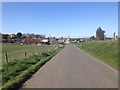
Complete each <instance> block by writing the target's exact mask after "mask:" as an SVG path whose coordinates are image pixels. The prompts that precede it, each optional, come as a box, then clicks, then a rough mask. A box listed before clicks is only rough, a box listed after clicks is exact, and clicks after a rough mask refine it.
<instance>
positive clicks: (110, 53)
mask: <svg viewBox="0 0 120 90" xmlns="http://www.w3.org/2000/svg"><path fill="white" fill-rule="evenodd" d="M76 46H77V47H79V48H81V49H83V50H84V51H86V52H88V53H89V54H91V55H93V56H94V57H96V58H99V59H100V60H101V61H103V62H105V63H107V64H109V65H110V66H112V67H113V68H115V69H118V42H91V43H84V44H76Z"/></svg>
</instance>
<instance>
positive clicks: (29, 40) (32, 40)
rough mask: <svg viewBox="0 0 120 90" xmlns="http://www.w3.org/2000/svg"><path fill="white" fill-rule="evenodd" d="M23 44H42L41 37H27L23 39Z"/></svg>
mask: <svg viewBox="0 0 120 90" xmlns="http://www.w3.org/2000/svg"><path fill="white" fill-rule="evenodd" d="M22 43H23V44H40V43H41V39H40V38H39V39H38V38H25V39H23V40H22Z"/></svg>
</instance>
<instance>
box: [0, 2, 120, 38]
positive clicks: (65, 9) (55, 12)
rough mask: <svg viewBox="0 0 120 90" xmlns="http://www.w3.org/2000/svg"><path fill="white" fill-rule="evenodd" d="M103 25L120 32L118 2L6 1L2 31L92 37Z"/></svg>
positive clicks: (107, 29) (3, 9)
mask: <svg viewBox="0 0 120 90" xmlns="http://www.w3.org/2000/svg"><path fill="white" fill-rule="evenodd" d="M99 26H100V27H101V28H102V29H103V30H105V31H106V33H105V35H106V36H113V33H114V32H116V33H118V3H117V2H3V3H2V33H8V34H12V33H15V34H16V33H17V32H21V33H35V34H45V35H46V36H49V35H51V36H55V37H61V36H63V37H68V36H70V37H73V38H75V37H77V38H81V37H91V36H93V35H94V36H95V33H96V29H97V28H98V27H99Z"/></svg>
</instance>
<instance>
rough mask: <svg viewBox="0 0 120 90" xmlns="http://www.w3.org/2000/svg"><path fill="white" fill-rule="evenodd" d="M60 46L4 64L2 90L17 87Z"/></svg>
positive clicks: (59, 48)
mask: <svg viewBox="0 0 120 90" xmlns="http://www.w3.org/2000/svg"><path fill="white" fill-rule="evenodd" d="M62 48H63V47H58V48H56V49H54V50H52V51H49V52H45V53H41V54H40V55H34V56H31V57H29V58H25V59H24V60H14V61H12V62H9V63H7V64H5V65H4V66H3V69H2V76H3V77H2V78H3V80H2V90H9V89H15V88H16V89H18V88H19V87H20V86H21V85H22V84H23V83H24V82H25V81H26V80H27V79H29V78H30V77H31V76H32V75H33V74H34V73H35V72H36V71H37V70H38V69H39V68H40V67H42V65H44V64H45V63H46V62H47V61H49V60H50V59H51V58H52V57H53V56H54V55H55V54H57V53H58V52H59V51H60V50H61V49H62Z"/></svg>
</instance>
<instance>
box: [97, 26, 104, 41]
mask: <svg viewBox="0 0 120 90" xmlns="http://www.w3.org/2000/svg"><path fill="white" fill-rule="evenodd" d="M104 33H105V31H104V30H102V29H101V28H100V27H99V28H98V29H97V30H96V39H97V40H104V37H105V35H104Z"/></svg>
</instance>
